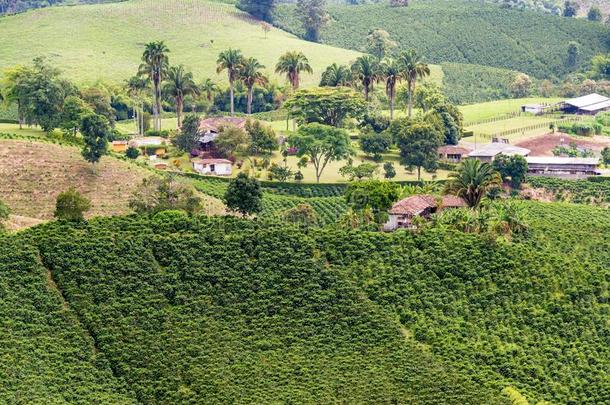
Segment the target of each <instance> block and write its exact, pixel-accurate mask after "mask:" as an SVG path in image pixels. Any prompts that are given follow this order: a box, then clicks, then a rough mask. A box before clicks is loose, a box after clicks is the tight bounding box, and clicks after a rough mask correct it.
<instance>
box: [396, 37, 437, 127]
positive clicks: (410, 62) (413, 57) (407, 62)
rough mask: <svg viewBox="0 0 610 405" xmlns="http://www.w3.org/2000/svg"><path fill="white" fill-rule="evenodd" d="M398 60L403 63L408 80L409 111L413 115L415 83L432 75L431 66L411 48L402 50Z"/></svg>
mask: <svg viewBox="0 0 610 405" xmlns="http://www.w3.org/2000/svg"><path fill="white" fill-rule="evenodd" d="M398 61H399V62H400V64H401V65H402V70H403V74H404V77H405V79H406V80H407V90H408V93H409V101H408V105H409V107H408V113H409V117H411V114H412V111H413V94H414V93H415V84H416V83H417V80H418V79H422V78H424V77H426V76H430V67H429V66H428V64H427V63H424V62H423V61H422V58H421V56H419V55H418V54H417V52H415V50H413V49H411V50H408V51H406V52H402V53H401V54H400V56H399V57H398Z"/></svg>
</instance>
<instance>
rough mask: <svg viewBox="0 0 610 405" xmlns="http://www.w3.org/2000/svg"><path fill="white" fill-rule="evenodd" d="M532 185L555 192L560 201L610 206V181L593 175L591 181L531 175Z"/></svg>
mask: <svg viewBox="0 0 610 405" xmlns="http://www.w3.org/2000/svg"><path fill="white" fill-rule="evenodd" d="M527 183H528V184H529V185H531V186H532V187H536V188H543V189H546V190H547V191H550V192H551V193H553V194H554V196H555V199H557V200H558V201H564V200H565V201H571V202H575V203H582V204H595V205H601V206H604V207H608V206H610V181H609V180H608V179H607V178H603V177H599V178H595V177H591V178H589V181H573V180H562V179H557V178H551V177H529V178H528V179H527Z"/></svg>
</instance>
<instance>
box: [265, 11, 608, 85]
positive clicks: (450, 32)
mask: <svg viewBox="0 0 610 405" xmlns="http://www.w3.org/2000/svg"><path fill="white" fill-rule="evenodd" d="M292 7H294V6H290V5H282V6H280V7H278V12H277V16H276V19H275V20H276V24H278V25H279V26H280V27H282V28H284V29H287V30H288V31H291V32H294V33H296V34H301V33H302V30H301V28H300V24H299V23H298V21H297V20H296V18H295V17H293V16H292V10H293V8H292ZM328 11H329V13H330V15H331V17H332V22H331V23H330V24H328V26H327V27H326V28H325V29H323V30H322V40H323V41H324V42H326V43H329V44H332V45H335V46H339V47H343V48H350V49H355V50H361V48H362V46H363V45H364V44H366V38H367V35H368V33H369V30H370V29H371V28H372V27H382V28H383V29H385V30H387V31H388V33H389V34H390V36H391V38H392V39H393V40H394V41H396V42H397V43H398V44H399V50H407V49H415V50H416V51H417V53H418V54H421V55H425V57H426V61H427V62H429V63H441V62H458V63H470V64H476V65H491V66H495V67H500V68H507V69H512V70H518V71H522V72H525V73H527V74H529V75H532V76H533V77H536V78H551V77H553V76H563V75H565V74H567V73H569V72H571V71H573V70H574V69H577V68H579V67H585V66H586V64H587V61H588V60H590V58H591V57H592V56H593V55H595V54H597V53H601V52H607V51H608V46H609V45H608V43H607V37H608V28H607V27H604V26H603V25H602V24H591V23H589V22H587V21H583V20H582V19H568V18H557V17H556V16H552V15H546V14H543V13H538V12H533V11H520V10H513V9H501V8H500V7H499V6H498V5H494V4H485V3H482V2H480V1H467V0H455V1H415V2H413V3H412V4H411V5H410V6H409V7H390V6H389V5H388V4H387V3H386V2H380V3H378V4H365V5H357V6H347V5H341V4H337V5H332V6H329V7H328ZM439 27H442V29H439ZM575 39H577V40H578V41H579V42H580V43H581V44H582V49H581V54H582V58H581V59H580V63H579V64H578V65H577V66H576V67H574V68H568V67H567V66H566V64H565V57H566V56H565V55H566V45H567V43H568V42H570V41H573V40H575ZM490 88H491V86H490Z"/></svg>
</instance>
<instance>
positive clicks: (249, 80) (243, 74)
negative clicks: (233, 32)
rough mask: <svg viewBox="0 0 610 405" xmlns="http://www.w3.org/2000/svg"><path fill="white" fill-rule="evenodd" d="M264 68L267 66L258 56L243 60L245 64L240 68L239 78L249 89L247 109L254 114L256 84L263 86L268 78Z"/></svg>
mask: <svg viewBox="0 0 610 405" xmlns="http://www.w3.org/2000/svg"><path fill="white" fill-rule="evenodd" d="M264 68H265V66H264V65H262V64H260V62H259V61H258V60H256V58H248V59H245V60H244V61H243V64H242V66H241V68H240V69H239V79H240V80H241V81H242V82H243V83H244V85H245V86H246V88H247V89H248V101H247V110H246V111H247V113H248V114H252V94H253V93H254V86H255V85H259V86H263V85H265V84H267V78H266V77H265V75H264V74H263V72H262V69H264Z"/></svg>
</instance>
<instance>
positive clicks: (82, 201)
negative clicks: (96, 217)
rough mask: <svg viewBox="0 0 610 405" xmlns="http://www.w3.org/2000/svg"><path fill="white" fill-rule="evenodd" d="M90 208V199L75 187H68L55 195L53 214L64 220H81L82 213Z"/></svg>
mask: <svg viewBox="0 0 610 405" xmlns="http://www.w3.org/2000/svg"><path fill="white" fill-rule="evenodd" d="M90 208H91V200H89V199H88V198H87V197H84V196H82V195H81V193H79V192H78V191H77V190H76V189H74V188H70V189H68V190H66V191H64V192H61V193H59V195H58V196H57V201H56V203H55V213H54V214H53V216H54V217H55V218H57V219H63V220H66V221H82V220H83V219H84V213H85V212H87V211H89V209H90Z"/></svg>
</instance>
